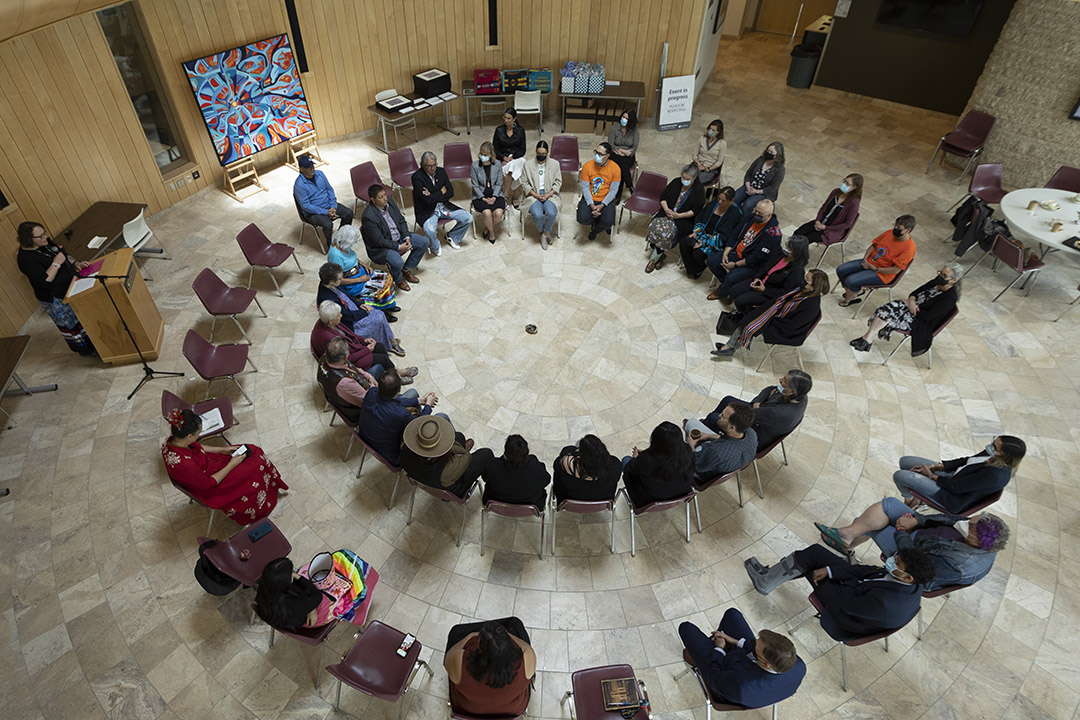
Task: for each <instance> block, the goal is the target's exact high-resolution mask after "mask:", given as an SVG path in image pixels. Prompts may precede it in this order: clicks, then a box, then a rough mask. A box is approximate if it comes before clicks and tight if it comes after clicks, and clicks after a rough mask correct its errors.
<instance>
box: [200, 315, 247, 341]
mask: <svg viewBox="0 0 1080 720" xmlns="http://www.w3.org/2000/svg"><path fill="white" fill-rule="evenodd" d="M229 317H231V318H232V321H233V323H235V324H236V329H237V330H239V331H240V334H241V335H243V336H244V339H245V340H247V344H248V345H251V338H249V337H248V334H247V333H246V332H244V326H243V325H241V324H240V321H239V320H237V319H236V315H235V314H234V315H230V316H229ZM215 319H216V318H215ZM213 333H214V329H213V327H211V328H210V334H211V336H213ZM211 342H213V340H211Z"/></svg>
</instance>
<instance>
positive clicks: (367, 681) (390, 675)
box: [326, 620, 424, 702]
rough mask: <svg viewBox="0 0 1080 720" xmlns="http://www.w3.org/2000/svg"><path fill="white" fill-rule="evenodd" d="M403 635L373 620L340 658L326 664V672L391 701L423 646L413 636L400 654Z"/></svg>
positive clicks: (397, 694) (414, 663)
mask: <svg viewBox="0 0 1080 720" xmlns="http://www.w3.org/2000/svg"><path fill="white" fill-rule="evenodd" d="M404 639H405V633H403V632H401V631H400V630H397V629H395V628H392V627H390V626H389V625H385V624H383V623H381V622H379V621H378V620H373V621H372V622H371V625H370V626H368V629H367V630H365V631H364V632H363V634H361V635H360V637H359V638H357V640H356V643H355V644H354V645H353V646H352V648H350V649H349V652H348V653H347V654H346V655H345V657H343V658H342V659H341V662H339V663H338V664H336V665H327V666H326V672H328V673H330V675H332V676H333V677H336V678H337V679H338V680H340V681H342V682H343V683H345V684H346V685H348V686H349V687H352V688H356V689H357V690H359V691H360V692H362V693H365V694H367V695H371V696H372V697H377V698H379V699H381V700H388V701H390V702H395V701H397V699H398V698H400V697H401V695H402V693H404V692H405V686H406V682H407V681H408V679H409V677H410V676H411V675H412V673H413V669H414V667H415V665H416V660H417V658H418V657H419V656H420V651H421V650H422V649H423V647H424V646H423V645H422V644H421V643H420V641H419V640H417V641H415V642H414V643H413V644H412V647H410V648H409V649H408V651H406V653H405V657H401V656H400V655H398V654H397V649H398V647H400V645H401V641H402V640H404Z"/></svg>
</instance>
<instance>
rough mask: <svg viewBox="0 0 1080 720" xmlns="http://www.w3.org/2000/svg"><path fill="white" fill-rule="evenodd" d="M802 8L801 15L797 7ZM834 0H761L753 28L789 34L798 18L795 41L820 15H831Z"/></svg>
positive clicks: (759, 30)
mask: <svg viewBox="0 0 1080 720" xmlns="http://www.w3.org/2000/svg"><path fill="white" fill-rule="evenodd" d="M800 8H802V16H801V17H800V16H799V9H800ZM834 10H836V0H761V2H760V3H759V4H758V12H757V19H756V21H755V22H754V29H755V30H757V31H758V32H767V33H776V34H777V35H788V36H790V35H791V31H792V30H795V22H796V19H798V23H799V27H798V32H796V33H795V37H796V41H798V38H800V37H802V29H803V28H804V27H806V26H807V25H809V24H810V23H812V22H813V21H814V20H817V19H818V18H819V17H821V16H822V15H832V13H833V11H834Z"/></svg>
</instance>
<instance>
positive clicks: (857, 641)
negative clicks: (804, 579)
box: [807, 592, 910, 647]
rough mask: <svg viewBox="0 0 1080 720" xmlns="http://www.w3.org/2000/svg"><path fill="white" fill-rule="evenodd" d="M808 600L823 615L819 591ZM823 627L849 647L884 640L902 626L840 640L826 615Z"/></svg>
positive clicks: (830, 635) (828, 633)
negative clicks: (833, 631)
mask: <svg viewBox="0 0 1080 720" xmlns="http://www.w3.org/2000/svg"><path fill="white" fill-rule="evenodd" d="M807 600H809V601H810V604H811V605H813V606H814V609H815V610H817V612H818V615H819V616H820V615H822V613H823V612H824V610H825V606H824V605H823V604H822V602H821V598H819V597H818V595H817V593H816V592H812V593H810V595H809V596H808V597H807ZM909 622H910V621H909ZM821 629H822V630H824V631H825V634H827V635H828V636H829V637H831V638H832V639H833V640H836V641H837V642H842V643H844V644H845V645H847V646H848V647H858V646H859V645H866V644H867V643H872V642H874V641H876V640H882V639H884V638H887V637H889V636H890V635H892V634H893V633H895V632H899V631H900V629H901V628H894V629H892V630H882V631H881V632H879V633H875V634H873V635H866V636H864V637H859V638H851V639H849V640H840V639H839V638H836V637H833V634H832V633H831V632H829V628H827V627H826V626H825V622H824V617H822V623H821Z"/></svg>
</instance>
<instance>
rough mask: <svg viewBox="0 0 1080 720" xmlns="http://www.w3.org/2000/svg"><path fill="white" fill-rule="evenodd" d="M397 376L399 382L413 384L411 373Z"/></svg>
mask: <svg viewBox="0 0 1080 720" xmlns="http://www.w3.org/2000/svg"><path fill="white" fill-rule="evenodd" d="M399 377H400V378H401V384H402V385H412V384H413V379H412V375H400V376H399Z"/></svg>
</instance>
